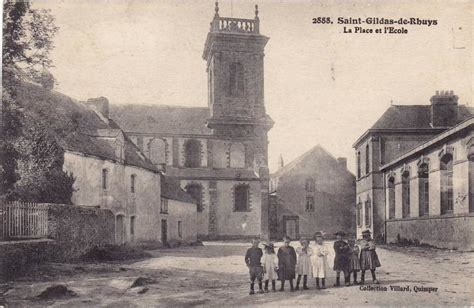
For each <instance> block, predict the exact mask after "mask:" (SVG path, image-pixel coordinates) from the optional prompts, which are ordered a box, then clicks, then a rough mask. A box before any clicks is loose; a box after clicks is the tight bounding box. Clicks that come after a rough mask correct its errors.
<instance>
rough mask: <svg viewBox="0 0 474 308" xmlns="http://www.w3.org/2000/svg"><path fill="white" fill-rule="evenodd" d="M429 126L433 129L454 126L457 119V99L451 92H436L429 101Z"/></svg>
mask: <svg viewBox="0 0 474 308" xmlns="http://www.w3.org/2000/svg"><path fill="white" fill-rule="evenodd" d="M430 102H431V125H432V126H433V127H448V126H454V125H456V122H457V117H458V97H457V96H456V95H454V92H453V91H452V90H451V91H436V94H435V95H433V96H432V97H431V99H430Z"/></svg>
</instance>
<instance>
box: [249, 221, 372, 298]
mask: <svg viewBox="0 0 474 308" xmlns="http://www.w3.org/2000/svg"><path fill="white" fill-rule="evenodd" d="M344 237H345V234H344V232H337V233H336V241H335V242H334V252H335V258H334V267H333V270H334V271H336V283H335V284H334V286H336V287H337V286H340V274H341V272H343V274H344V282H345V285H346V286H350V276H351V274H353V277H354V284H359V282H357V272H359V271H361V281H360V284H364V283H365V271H366V270H370V272H371V273H372V279H373V283H375V284H378V283H379V282H378V280H377V279H376V277H375V269H376V268H377V267H379V266H380V261H379V259H378V256H377V253H376V252H375V243H374V241H373V240H372V239H371V234H370V230H365V231H364V232H362V240H360V241H358V243H357V245H356V241H355V240H354V239H349V240H348V241H347V242H346V241H345V240H344ZM314 240H315V245H314V246H312V247H310V245H309V244H310V242H309V240H307V239H301V240H300V243H301V246H300V247H297V248H296V250H295V249H294V248H293V247H292V246H290V243H291V239H290V238H289V237H284V238H283V241H284V245H283V246H282V247H280V248H279V249H278V253H277V254H275V247H274V245H273V243H270V242H266V243H263V245H264V250H265V252H262V250H261V249H260V248H259V247H258V245H259V241H258V240H253V241H252V247H251V248H249V249H248V250H247V253H246V255H245V263H246V264H247V266H248V268H249V273H250V293H249V294H250V295H252V294H255V290H254V285H255V280H257V282H258V287H259V291H258V293H264V292H269V290H268V287H269V282H270V281H271V283H272V291H273V292H276V280H280V282H281V285H280V290H279V291H284V290H285V282H286V281H287V280H288V282H289V284H290V290H291V291H295V290H299V289H300V283H301V279H303V287H302V289H303V290H308V289H309V288H308V277H314V278H316V288H317V289H325V288H326V282H325V280H326V276H327V271H328V268H329V266H328V262H327V256H328V255H329V251H328V249H327V247H326V246H325V245H324V241H323V235H322V233H321V232H316V233H315V235H314ZM295 278H296V286H294V284H293V280H294V279H295ZM263 281H265V286H264V287H263V286H262V282H263Z"/></svg>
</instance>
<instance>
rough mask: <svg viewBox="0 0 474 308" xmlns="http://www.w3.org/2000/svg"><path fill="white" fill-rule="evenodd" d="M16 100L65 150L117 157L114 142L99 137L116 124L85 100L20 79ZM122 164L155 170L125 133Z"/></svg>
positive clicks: (116, 127)
mask: <svg viewBox="0 0 474 308" xmlns="http://www.w3.org/2000/svg"><path fill="white" fill-rule="evenodd" d="M18 101H19V103H20V105H21V106H22V107H23V108H24V112H25V114H26V117H27V118H29V119H30V120H32V121H37V122H39V123H44V124H45V127H46V128H47V129H48V130H50V131H51V133H53V134H54V135H55V136H56V138H57V140H58V143H59V144H60V146H61V147H62V148H63V149H64V150H70V151H73V152H79V153H83V154H88V155H92V156H96V157H98V158H103V159H110V160H116V159H117V157H116V155H115V148H114V146H113V144H112V143H111V142H109V141H107V140H104V139H103V138H99V137H98V136H99V135H103V134H104V132H107V131H109V130H110V132H114V133H115V132H117V130H118V129H120V128H119V126H118V125H117V124H116V123H115V122H114V121H108V122H107V121H104V120H103V119H101V117H99V115H98V114H97V113H96V112H95V111H94V110H93V109H92V108H91V107H89V106H88V105H86V104H85V103H82V102H79V101H77V100H74V99H72V98H70V97H68V96H66V95H64V94H62V93H59V92H57V91H49V90H46V89H43V88H42V87H41V86H39V85H37V84H34V83H30V82H25V81H20V82H19V91H18ZM124 163H125V164H127V165H131V166H136V167H141V168H145V169H149V170H152V171H155V172H158V171H157V169H156V168H155V166H154V165H153V164H152V163H151V161H149V160H148V159H147V158H146V157H145V156H144V155H143V154H142V153H141V152H140V150H139V149H138V148H137V147H136V146H135V145H134V144H133V142H132V141H131V140H130V139H128V137H127V136H126V135H125V161H124Z"/></svg>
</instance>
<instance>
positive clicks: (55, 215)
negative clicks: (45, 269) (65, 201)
mask: <svg viewBox="0 0 474 308" xmlns="http://www.w3.org/2000/svg"><path fill="white" fill-rule="evenodd" d="M114 234H115V221H114V214H113V213H112V211H111V210H104V209H99V208H90V207H79V206H71V205H61V204H49V208H48V238H50V239H53V240H54V241H55V242H54V245H55V246H56V247H57V248H58V249H57V251H56V252H55V253H54V255H52V256H51V258H52V259H54V260H57V261H67V260H73V259H76V258H78V257H80V256H82V255H83V254H85V253H86V252H88V251H89V250H91V249H92V248H93V247H100V246H104V245H107V244H113V243H114Z"/></svg>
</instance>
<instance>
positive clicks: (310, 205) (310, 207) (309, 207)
mask: <svg viewBox="0 0 474 308" xmlns="http://www.w3.org/2000/svg"><path fill="white" fill-rule="evenodd" d="M306 211H307V212H312V211H314V197H312V196H309V197H306Z"/></svg>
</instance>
